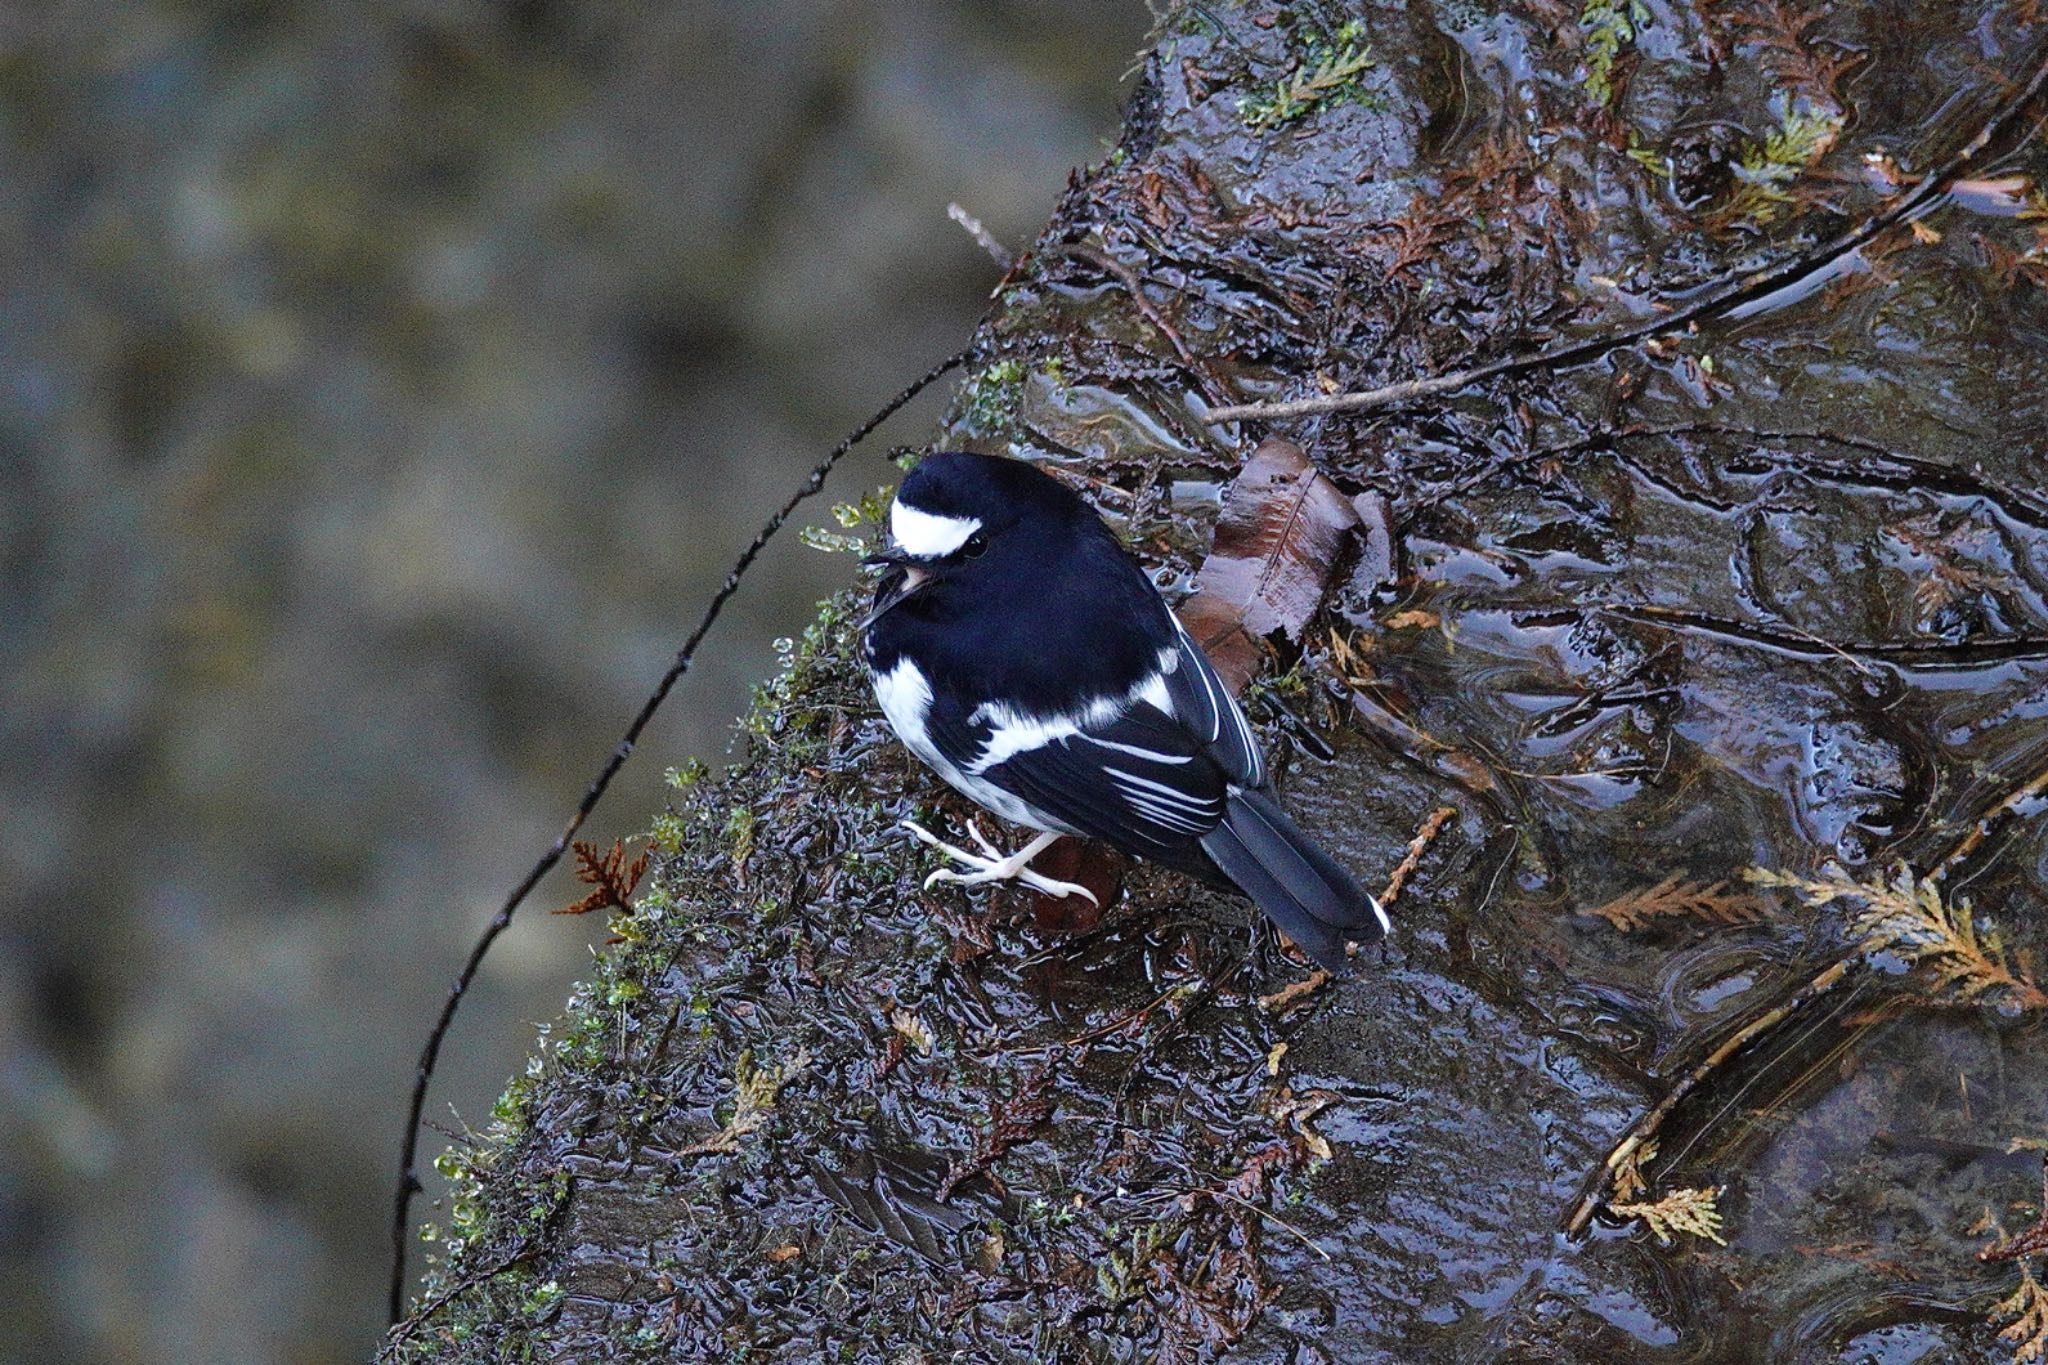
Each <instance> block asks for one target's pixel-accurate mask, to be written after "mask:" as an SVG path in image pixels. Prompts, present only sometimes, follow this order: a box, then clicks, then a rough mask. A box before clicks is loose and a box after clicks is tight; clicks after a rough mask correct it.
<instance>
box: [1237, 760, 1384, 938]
mask: <svg viewBox="0 0 2048 1365" xmlns="http://www.w3.org/2000/svg"><path fill="white" fill-rule="evenodd" d="M1202 851H1203V852H1204V853H1207V854H1208V855H1209V857H1210V859H1211V860H1212V861H1214V862H1215V864H1216V866H1217V867H1218V868H1220V869H1221V870H1222V872H1223V875H1224V876H1226V877H1228V878H1230V880H1232V881H1233V882H1236V883H1237V885H1238V889H1239V890H1241V891H1243V892H1244V893H1245V894H1246V895H1247V896H1250V897H1251V898H1252V900H1253V901H1254V902H1255V903H1257V905H1258V907H1259V909H1260V910H1262V911H1264V912H1265V915H1266V918H1268V919H1270V920H1272V921H1273V923H1275V924H1277V925H1279V926H1280V927H1281V928H1282V929H1284V930H1286V931H1287V936H1288V937H1289V938H1291V939H1293V940H1294V941H1295V943H1296V944H1298V945H1300V947H1301V949H1302V951H1303V952H1305V953H1307V954H1308V955H1309V956H1310V957H1312V958H1314V959H1315V960H1316V961H1317V962H1320V963H1321V964H1322V965H1323V966H1325V967H1328V968H1330V969H1331V970H1333V971H1334V970H1336V969H1338V968H1340V967H1342V966H1343V965H1344V945H1345V943H1346V942H1347V941H1349V942H1361V943H1369V942H1372V941H1373V940H1375V939H1378V938H1380V937H1381V936H1383V935H1384V934H1385V933H1386V932H1387V928H1388V925H1387V914H1386V911H1384V910H1382V909H1380V903H1379V902H1378V901H1376V900H1374V899H1373V898H1372V896H1371V895H1369V894H1367V892H1366V890H1365V888H1363V887H1361V886H1360V885H1359V884H1358V883H1357V882H1356V881H1354V880H1353V879H1352V877H1351V874H1350V873H1348V872H1346V871H1345V870H1344V869H1343V868H1341V867H1339V866H1337V862H1336V860H1335V859H1334V858H1332V857H1331V856H1330V855H1329V854H1327V853H1325V852H1323V851H1322V850H1321V849H1319V848H1317V847H1316V846H1315V844H1314V843H1313V842H1311V841H1310V839H1309V837H1308V835H1306V834H1304V833H1302V831H1301V826H1299V825H1297V824H1295V823H1294V821H1293V820H1291V819H1289V818H1288V816H1287V812H1286V811H1283V810H1281V809H1280V807H1279V806H1278V805H1276V804H1274V802H1273V799H1272V798H1271V797H1270V796H1267V795H1266V794H1265V793H1264V792H1258V791H1245V790H1240V789H1237V788H1232V789H1231V792H1230V798H1229V800H1228V801H1226V802H1225V803H1224V806H1223V823H1222V824H1220V825H1218V826H1217V827H1216V828H1215V829H1213V830H1211V831H1209V833H1207V834H1205V835H1203V836H1202Z"/></svg>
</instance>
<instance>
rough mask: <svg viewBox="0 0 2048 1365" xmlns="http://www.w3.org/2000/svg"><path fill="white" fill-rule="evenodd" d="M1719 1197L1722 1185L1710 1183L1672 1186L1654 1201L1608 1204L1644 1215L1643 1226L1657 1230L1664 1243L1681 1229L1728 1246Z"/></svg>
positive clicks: (1632, 1214)
mask: <svg viewBox="0 0 2048 1365" xmlns="http://www.w3.org/2000/svg"><path fill="white" fill-rule="evenodd" d="M1720 1198H1721V1191H1720V1188H1719V1187H1718V1186H1713V1185H1708V1186H1704V1187H1702V1188H1699V1189H1689V1190H1673V1191H1672V1192H1671V1193H1669V1194H1667V1195H1665V1196H1664V1197H1663V1198H1662V1199H1659V1200H1656V1201H1655V1202H1652V1203H1640V1204H1609V1205H1608V1206H1607V1207H1608V1209H1609V1210H1611V1211H1612V1212H1614V1213H1616V1214H1618V1215H1619V1216H1621V1217H1623V1218H1640V1219H1642V1220H1643V1226H1644V1227H1646V1228H1648V1229H1649V1230H1650V1231H1651V1232H1653V1233H1655V1234H1656V1236H1657V1241H1658V1244H1659V1245H1661V1246H1670V1245H1671V1239H1672V1236H1673V1234H1675V1233H1680V1232H1689V1233H1691V1234H1692V1235H1693V1236H1695V1237H1704V1238H1706V1239H1707V1240H1708V1241H1710V1242H1714V1243H1716V1244H1718V1245H1720V1246H1727V1245H1728V1242H1727V1239H1726V1238H1724V1237H1722V1236H1721V1210H1720V1209H1719V1208H1718V1207H1717V1203H1718V1201H1719V1200H1720Z"/></svg>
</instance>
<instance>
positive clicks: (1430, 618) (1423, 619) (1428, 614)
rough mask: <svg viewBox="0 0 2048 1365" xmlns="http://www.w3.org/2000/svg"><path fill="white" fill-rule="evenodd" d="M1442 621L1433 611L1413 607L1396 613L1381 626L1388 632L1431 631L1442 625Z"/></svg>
mask: <svg viewBox="0 0 2048 1365" xmlns="http://www.w3.org/2000/svg"><path fill="white" fill-rule="evenodd" d="M1442 621H1443V618H1442V617H1441V616H1438V615H1437V614H1436V613H1435V612H1433V611H1424V610H1422V609H1421V608H1419V607H1411V608H1410V609H1409V610H1407V611H1397V612H1395V613H1394V614H1393V615H1392V616H1389V617H1388V618H1387V619H1386V620H1385V621H1383V622H1381V626H1382V627H1383V628H1384V629H1386V630H1411V629H1413V630H1431V629H1434V628H1435V627H1436V626H1438V625H1439V624H1441V623H1442Z"/></svg>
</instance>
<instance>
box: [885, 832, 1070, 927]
mask: <svg viewBox="0 0 2048 1365" xmlns="http://www.w3.org/2000/svg"><path fill="white" fill-rule="evenodd" d="M903 827H904V828H905V829H907V830H909V831H910V832H911V833H912V834H914V835H916V836H917V837H918V839H919V840H921V841H922V842H924V843H926V844H929V845H931V846H932V847H933V848H935V849H937V850H938V851H939V852H940V853H941V854H943V855H944V856H946V857H948V858H950V859H952V860H953V861H954V862H956V863H961V864H963V865H965V866H967V867H969V868H972V869H973V871H971V872H955V871H954V870H953V869H952V868H950V867H942V868H939V869H938V870H937V871H935V872H933V873H932V874H931V875H930V876H928V877H926V878H925V879H924V887H925V890H927V891H929V890H931V889H932V887H934V886H936V885H937V884H938V883H940V882H957V883H958V884H959V885H961V886H980V885H982V884H983V883H986V882H1008V881H1018V882H1022V883H1024V885H1026V886H1028V887H1030V888H1031V889H1032V890H1034V891H1042V892H1044V893H1045V894H1046V895H1048V896H1057V897H1060V898H1061V899H1065V898H1066V897H1068V896H1086V897H1087V898H1088V903H1089V904H1091V905H1096V906H1100V905H1101V904H1102V902H1101V901H1100V900H1098V899H1096V896H1095V893H1094V892H1093V891H1090V890H1089V889H1088V888H1087V887H1085V886H1082V885H1081V884H1080V883H1079V882H1063V881H1060V880H1059V879H1058V878H1056V877H1047V876H1045V875H1043V874H1041V873H1037V872H1033V871H1032V870H1031V869H1030V868H1029V867H1028V866H1026V864H1027V863H1028V862H1029V861H1030V857H1031V855H1032V854H1034V853H1036V852H1038V851H1039V849H1038V848H1031V847H1027V848H1024V849H1020V850H1019V851H1018V852H1016V853H1011V854H1007V855H1006V854H1004V853H1003V851H1002V850H1001V849H999V848H997V847H996V846H995V845H994V844H993V843H991V842H990V841H989V837H988V836H987V835H986V834H983V833H982V832H981V826H980V825H979V824H977V823H976V822H974V821H972V820H969V821H968V822H967V832H968V834H969V835H970V836H972V838H973V839H974V842H975V843H977V844H979V845H980V846H981V848H982V852H980V853H969V852H968V851H967V850H966V849H964V848H959V847H957V846H955V845H953V844H949V843H947V842H946V841H945V840H944V839H941V838H940V837H939V836H938V835H936V834H933V833H932V832H931V831H930V830H928V829H926V828H925V827H924V826H923V825H920V824H918V823H917V822H916V821H915V820H905V821H904V822H903ZM1040 847H1042V846H1040Z"/></svg>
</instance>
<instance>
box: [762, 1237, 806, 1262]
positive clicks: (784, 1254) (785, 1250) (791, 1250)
mask: <svg viewBox="0 0 2048 1365" xmlns="http://www.w3.org/2000/svg"><path fill="white" fill-rule="evenodd" d="M803 1254H804V1249H803V1248H802V1247H800V1246H798V1245H797V1244H796V1243H795V1242H784V1243H783V1244H782V1245H781V1246H779V1247H777V1248H775V1250H773V1251H768V1252H763V1253H762V1255H764V1256H765V1257H767V1259H768V1260H770V1261H772V1262H773V1263H775V1264H776V1265H781V1264H782V1263H783V1262H784V1261H793V1260H795V1259H796V1258H797V1257H799V1256H801V1255H803Z"/></svg>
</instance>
